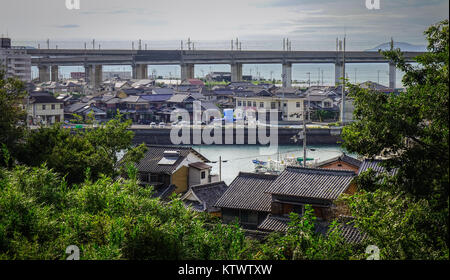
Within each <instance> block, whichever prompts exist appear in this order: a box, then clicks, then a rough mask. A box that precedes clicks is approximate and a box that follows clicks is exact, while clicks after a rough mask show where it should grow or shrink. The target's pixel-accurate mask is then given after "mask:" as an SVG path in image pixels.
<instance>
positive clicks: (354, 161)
mask: <svg viewBox="0 0 450 280" xmlns="http://www.w3.org/2000/svg"><path fill="white" fill-rule="evenodd" d="M335 161H343V162H345V163H348V164H350V165H353V166H355V167H358V168H359V167H360V166H361V163H362V162H361V161H360V160H357V159H356V158H354V157H350V156H347V155H346V154H342V155H340V156H337V157H334V158H331V159H329V160H325V161H322V162H319V164H318V165H317V167H321V166H324V165H327V164H329V163H332V162H335Z"/></svg>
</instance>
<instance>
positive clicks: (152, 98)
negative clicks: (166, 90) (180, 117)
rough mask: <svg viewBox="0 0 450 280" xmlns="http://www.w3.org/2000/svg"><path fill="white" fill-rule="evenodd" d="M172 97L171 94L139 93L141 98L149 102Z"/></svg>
mask: <svg viewBox="0 0 450 280" xmlns="http://www.w3.org/2000/svg"><path fill="white" fill-rule="evenodd" d="M171 97H172V94H151V95H141V98H142V99H143V100H145V101H149V102H165V101H167V100H169V99H170V98H171Z"/></svg>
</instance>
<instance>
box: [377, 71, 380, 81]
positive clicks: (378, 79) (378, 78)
mask: <svg viewBox="0 0 450 280" xmlns="http://www.w3.org/2000/svg"><path fill="white" fill-rule="evenodd" d="M377 72H378V73H377V75H378V77H377V83H378V84H380V70H378V71H377Z"/></svg>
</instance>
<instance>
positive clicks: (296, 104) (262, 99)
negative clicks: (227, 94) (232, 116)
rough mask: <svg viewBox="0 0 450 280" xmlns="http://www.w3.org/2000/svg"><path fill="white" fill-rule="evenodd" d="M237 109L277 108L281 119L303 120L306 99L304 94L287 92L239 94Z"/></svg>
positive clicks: (236, 98)
mask: <svg viewBox="0 0 450 280" xmlns="http://www.w3.org/2000/svg"><path fill="white" fill-rule="evenodd" d="M235 100H236V107H235V108H236V109H241V110H242V111H244V112H245V111H247V110H253V111H258V110H262V109H265V110H267V111H268V110H277V111H278V116H279V120H282V121H303V112H304V100H305V98H304V97H303V96H297V95H291V94H289V95H288V94H286V95H285V96H284V97H283V96H262V95H257V94H256V95H249V96H237V97H235Z"/></svg>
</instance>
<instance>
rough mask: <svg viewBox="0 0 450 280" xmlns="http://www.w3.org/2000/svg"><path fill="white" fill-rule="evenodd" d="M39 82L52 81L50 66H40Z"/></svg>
mask: <svg viewBox="0 0 450 280" xmlns="http://www.w3.org/2000/svg"><path fill="white" fill-rule="evenodd" d="M38 68H39V82H41V83H43V82H48V81H50V66H48V65H39V67H38Z"/></svg>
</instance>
